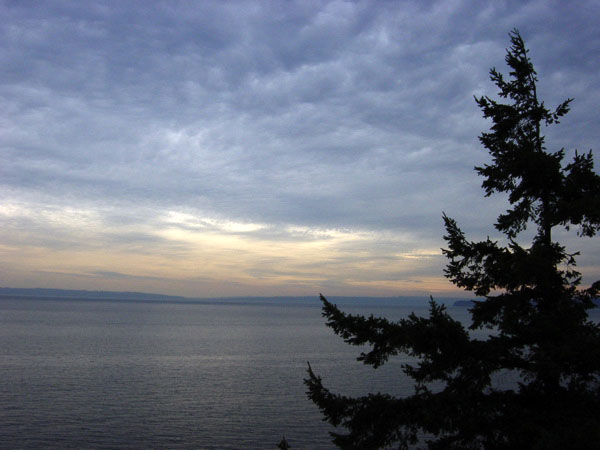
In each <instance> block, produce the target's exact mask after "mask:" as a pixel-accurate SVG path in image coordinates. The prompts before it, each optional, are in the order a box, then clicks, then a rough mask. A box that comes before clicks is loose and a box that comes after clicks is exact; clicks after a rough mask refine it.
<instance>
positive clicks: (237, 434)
mask: <svg viewBox="0 0 600 450" xmlns="http://www.w3.org/2000/svg"><path fill="white" fill-rule="evenodd" d="M340 306H343V309H344V310H346V311H348V312H352V313H363V314H371V313H373V314H375V315H376V316H385V317H388V318H390V319H394V320H395V319H399V318H401V317H406V316H407V315H408V314H409V313H410V312H412V311H415V312H416V313H417V314H420V315H426V314H427V303H426V302H422V303H420V304H416V303H414V302H413V303H412V304H406V303H405V302H401V301H398V302H386V303H385V304H379V303H374V302H369V303H368V304H365V303H360V302H358V303H349V304H347V305H345V306H344V305H340ZM451 311H452V314H453V315H456V316H457V317H458V318H459V319H463V320H466V318H467V316H468V313H467V309H466V308H451ZM359 353H360V349H359V348H357V347H351V346H349V345H347V344H345V343H344V342H343V341H342V340H341V339H340V338H339V337H337V336H336V335H335V334H334V333H333V332H332V331H331V330H330V329H329V328H327V327H326V326H325V322H324V319H323V318H322V317H321V309H320V304H319V303H318V302H317V301H314V302H304V301H289V302H286V301H284V300H278V301H270V302H269V301H241V300H240V301H228V302H215V301H212V302H211V301H194V302H162V301H147V302H146V301H131V300H125V301H123V300H106V299H104V300H98V301H95V300H90V299H85V300H77V299H34V298H0V448H94V449H100V448H158V449H160V448H165V449H166V448H169V449H175V448H202V449H269V448H273V449H274V448H276V445H277V443H278V442H279V441H280V439H281V437H282V436H283V435H285V437H286V439H287V440H288V442H289V443H290V444H291V445H292V448H293V449H330V448H332V447H333V446H332V444H331V441H330V439H331V438H330V436H329V434H328V432H329V431H332V430H334V429H333V428H332V427H331V426H329V425H328V424H326V423H324V422H323V421H322V420H321V415H320V413H319V411H318V409H317V407H316V406H315V405H314V404H313V403H312V402H310V401H309V400H308V399H307V397H306V393H305V391H306V388H305V386H304V384H303V379H304V378H305V377H306V368H307V362H308V361H309V362H310V364H311V366H312V367H313V370H314V371H315V372H316V373H317V374H319V375H320V376H321V377H322V378H323V381H324V383H325V385H326V386H327V387H329V388H331V389H332V390H333V391H334V392H339V393H343V394H345V395H361V394H366V393H368V392H378V391H382V392H389V393H392V394H398V395H407V394H410V393H411V392H412V390H413V388H412V383H411V382H410V380H409V379H407V378H406V377H405V376H404V374H403V373H402V372H401V367H400V366H401V365H402V364H403V363H405V362H409V361H410V359H409V358H407V357H396V358H393V359H392V360H391V361H390V362H389V363H387V364H386V365H384V366H383V367H381V368H379V369H377V370H374V369H372V368H371V367H368V366H365V365H363V364H362V363H359V362H357V361H356V357H357V356H358V355H359ZM341 431H343V430H341Z"/></svg>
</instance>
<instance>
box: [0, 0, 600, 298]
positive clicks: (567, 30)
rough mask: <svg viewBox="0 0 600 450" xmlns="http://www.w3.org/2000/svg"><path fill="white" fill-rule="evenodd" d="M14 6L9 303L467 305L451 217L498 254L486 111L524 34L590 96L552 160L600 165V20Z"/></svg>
mask: <svg viewBox="0 0 600 450" xmlns="http://www.w3.org/2000/svg"><path fill="white" fill-rule="evenodd" d="M0 5H1V6H0V42H1V45H0V97H1V102H0V286H5V287H6V286H10V287H48V288H74V289H104V290H136V291H146V292H160V293H169V294H179V295H186V296H193V297H214V296H231V295H316V294H317V293H318V292H323V293H325V294H329V295H374V296H379V295H413V294H423V295H428V294H434V295H456V294H459V293H460V291H458V290H454V288H453V286H452V285H451V284H450V283H449V282H448V281H447V280H446V279H445V278H444V277H443V273H442V270H443V267H444V265H445V259H444V258H443V256H442V255H441V251H440V248H441V247H443V245H444V241H443V239H442V235H443V233H444V229H443V226H442V219H441V216H442V211H445V212H446V213H447V214H448V215H450V216H451V217H453V218H455V219H456V220H457V221H458V222H459V224H460V225H461V226H462V227H463V229H464V231H465V232H466V233H467V235H468V237H469V238H471V239H480V238H485V236H486V235H488V234H489V235H490V236H491V237H494V236H495V235H496V233H495V230H494V228H493V226H492V224H493V222H494V221H495V218H496V217H497V215H498V214H499V213H501V212H502V208H504V207H506V203H505V199H504V198H502V197H501V196H495V197H492V198H488V199H485V198H484V197H483V191H482V190H481V188H480V184H481V181H482V180H481V179H480V178H479V177H478V176H477V175H476V173H475V172H474V171H473V166H475V165H479V164H482V163H485V162H486V161H488V158H487V154H486V152H485V150H484V149H483V148H482V147H481V146H480V145H479V142H478V139H477V136H478V135H479V134H480V133H481V132H482V131H486V130H487V127H488V126H489V123H488V122H486V121H485V120H484V119H483V118H482V117H481V113H480V111H479V110H478V108H477V106H476V105H475V102H474V101H473V95H481V94H487V95H494V94H495V92H496V89H495V87H494V86H493V85H492V83H491V82H490V81H489V76H488V71H489V69H490V67H492V66H496V67H497V68H498V69H500V70H502V71H505V72H506V70H505V64H504V55H505V48H506V47H507V46H508V45H509V39H508V32H509V31H510V30H511V29H512V28H514V27H517V28H519V30H520V31H521V34H522V35H523V37H524V38H525V40H526V42H527V45H528V46H529V48H530V49H531V53H530V55H531V57H532V59H533V62H534V64H535V67H536V69H537V71H538V74H539V79H540V82H539V91H538V92H539V95H540V97H541V98H543V99H544V100H545V101H546V103H547V105H549V106H551V107H552V106H554V105H556V104H558V103H559V102H560V101H562V100H564V99H565V98H567V97H573V98H574V99H575V101H574V102H573V104H572V111H571V113H570V114H569V115H568V116H567V117H566V118H565V119H564V120H563V121H562V123H561V124H559V125H557V126H554V127H553V128H552V129H547V130H546V134H547V143H548V147H549V148H550V149H559V148H560V147H565V148H566V149H567V150H568V152H569V153H572V152H573V151H574V149H575V148H578V149H580V150H585V151H587V150H589V149H595V150H596V151H597V154H599V153H598V152H599V151H600V148H599V147H600V146H599V145H598V143H599V142H600V139H599V138H600V116H599V113H598V104H599V100H600V77H599V75H598V73H599V65H600V29H599V28H598V18H599V17H600V3H599V2H598V1H596V0H590V1H564V2H560V1H550V0H543V1H522V0H521V1H514V2H513V1H496V0H494V1H454V0H444V1H438V2H435V1H389V2H387V1H379V2H375V1H356V2H354V1H352V2H350V1H330V2H328V1H309V0H300V1H228V2H224V1H177V0H168V1H166V0H165V1H148V0H144V1H93V2H92V1H65V2H61V1H42V2H39V1H26V0H20V1H8V0H5V1H2V2H0ZM596 164H597V165H598V164H599V162H598V157H596ZM558 236H559V237H560V238H561V239H563V240H564V242H566V243H567V244H568V245H569V249H572V250H582V251H583V254H582V256H581V257H580V259H579V268H580V270H581V271H582V272H584V274H585V277H584V281H585V282H588V283H589V282H590V281H591V280H592V279H594V277H596V278H600V269H599V268H598V267H599V266H600V245H599V244H598V242H597V241H598V239H596V240H589V239H587V240H583V241H582V240H581V239H578V238H574V237H572V236H571V235H568V234H566V233H559V234H558Z"/></svg>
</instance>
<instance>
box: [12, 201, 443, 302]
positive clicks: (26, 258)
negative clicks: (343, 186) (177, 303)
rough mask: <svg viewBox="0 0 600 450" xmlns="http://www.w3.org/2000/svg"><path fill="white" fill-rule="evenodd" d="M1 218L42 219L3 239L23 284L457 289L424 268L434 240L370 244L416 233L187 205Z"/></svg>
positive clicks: (298, 291)
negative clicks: (241, 218)
mask: <svg viewBox="0 0 600 450" xmlns="http://www.w3.org/2000/svg"><path fill="white" fill-rule="evenodd" d="M0 218H4V220H5V222H6V223H9V224H10V223H11V221H12V220H14V221H15V223H17V224H18V221H19V220H26V221H28V222H32V223H34V224H35V225H34V226H32V227H31V229H21V228H20V227H19V226H18V225H15V226H13V227H12V228H11V227H10V226H9V227H7V228H6V229H7V231H8V232H9V233H10V234H11V239H12V240H13V241H14V243H10V242H7V243H3V244H2V246H1V247H0V252H1V253H2V256H3V260H4V263H3V264H1V266H2V268H3V269H5V270H4V273H5V274H6V276H7V278H6V279H7V280H8V284H11V283H10V280H11V279H13V280H16V284H17V287H18V285H24V284H27V283H30V284H31V283H33V284H34V285H35V286H41V287H44V283H46V285H48V283H50V284H51V285H52V286H51V287H67V288H68V287H73V288H77V289H80V288H89V289H106V290H114V289H118V290H142V291H150V292H163V293H173V294H181V295H188V296H209V295H210V296H219V295H224V296H227V295H286V294H287V295H309V294H314V293H315V292H319V291H320V290H321V289H322V288H326V289H327V292H328V293H329V294H330V295H401V294H402V293H414V292H416V291H423V292H438V291H443V290H446V291H447V290H451V289H452V286H450V285H449V283H448V282H447V281H446V280H445V279H444V278H443V276H442V273H441V271H440V276H439V277H431V276H425V275H418V274H415V272H417V273H418V271H419V270H421V269H427V266H428V265H429V264H431V261H432V258H436V257H439V251H437V250H436V249H435V248H433V249H432V248H421V249H414V248H413V249H411V250H410V251H407V252H393V251H392V250H391V249H390V248H387V247H386V248H383V249H382V248H380V249H379V250H378V251H379V253H378V252H377V251H375V250H371V248H377V246H376V243H377V242H378V240H380V239H382V238H385V239H386V240H389V241H390V242H399V243H401V242H408V241H410V236H402V235H393V234H390V233H388V234H387V235H385V236H383V235H382V234H381V233H373V232H367V231H361V230H358V231H356V230H340V229H323V228H310V227H304V226H287V227H285V228H283V229H279V230H275V231H277V233H275V234H274V235H273V234H269V232H273V231H274V230H273V229H271V227H270V226H269V225H268V224H261V223H240V222H235V221H229V220H222V219H215V218H210V217H198V216H194V215H192V214H189V213H184V212H178V211H166V212H165V213H164V214H162V216H160V218H157V219H155V220H154V221H153V222H151V223H146V224H144V223H136V222H135V221H134V222H133V224H128V223H124V224H120V223H118V222H116V223H106V222H105V221H103V220H102V218H103V216H102V214H101V212H99V211H95V210H86V209H73V208H69V209H59V208H51V207H49V208H46V209H39V210H34V209H33V208H28V207H26V206H21V205H4V206H3V207H2V208H1V209H0ZM386 242H387V241H386ZM409 273H410V274H411V275H408V274H409ZM405 274H407V275H405ZM390 278H394V279H393V280H391V279H390ZM36 279H37V280H40V281H39V282H38V281H36ZM32 280H33V281H32ZM4 283H5V284H6V283H7V281H4ZM61 283H63V284H64V286H63V285H61ZM8 284H7V285H8Z"/></svg>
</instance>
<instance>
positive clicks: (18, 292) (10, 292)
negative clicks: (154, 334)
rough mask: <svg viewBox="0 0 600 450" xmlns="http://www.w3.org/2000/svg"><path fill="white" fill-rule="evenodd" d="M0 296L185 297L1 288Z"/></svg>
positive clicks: (141, 293) (124, 298) (83, 297)
mask: <svg viewBox="0 0 600 450" xmlns="http://www.w3.org/2000/svg"><path fill="white" fill-rule="evenodd" d="M0 296H5V297H6V296H14V297H43V298H55V297H56V298H79V299H86V298H88V299H114V300H117V299H120V300H183V299H185V297H180V296H176V295H163V294H146V293H143V292H114V291H84V290H81V291H80V290H70V289H43V288H30V289H22V288H3V287H0Z"/></svg>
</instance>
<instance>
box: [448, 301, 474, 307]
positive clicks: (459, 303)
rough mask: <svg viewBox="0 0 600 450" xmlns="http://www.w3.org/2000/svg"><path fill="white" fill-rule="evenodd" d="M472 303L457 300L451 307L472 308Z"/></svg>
mask: <svg viewBox="0 0 600 450" xmlns="http://www.w3.org/2000/svg"><path fill="white" fill-rule="evenodd" d="M473 305H474V302H473V300H457V301H455V302H454V304H453V305H452V306H461V307H464V306H473Z"/></svg>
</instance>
